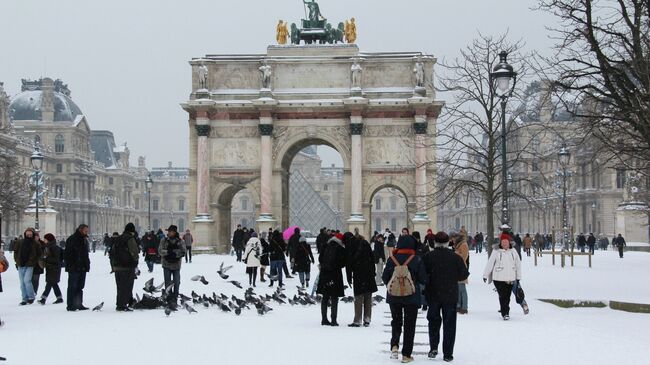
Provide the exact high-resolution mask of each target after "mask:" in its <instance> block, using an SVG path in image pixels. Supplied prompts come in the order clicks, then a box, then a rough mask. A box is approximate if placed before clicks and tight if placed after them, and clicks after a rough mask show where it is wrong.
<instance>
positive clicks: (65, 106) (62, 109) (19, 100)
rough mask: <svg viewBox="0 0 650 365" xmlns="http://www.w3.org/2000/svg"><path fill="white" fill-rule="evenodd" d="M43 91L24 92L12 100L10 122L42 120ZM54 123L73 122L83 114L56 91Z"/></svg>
mask: <svg viewBox="0 0 650 365" xmlns="http://www.w3.org/2000/svg"><path fill="white" fill-rule="evenodd" d="M42 97H43V90H25V91H23V92H21V93H20V94H18V95H16V96H15V97H13V98H12V101H11V104H9V117H10V119H11V120H14V121H16V120H42V117H41V100H42ZM53 101H54V121H55V122H73V121H74V120H75V118H76V117H77V116H78V115H81V114H83V113H82V112H81V109H79V107H78V106H77V104H75V102H74V101H72V99H71V98H70V97H69V96H67V95H65V94H63V93H61V92H58V91H54V98H53Z"/></svg>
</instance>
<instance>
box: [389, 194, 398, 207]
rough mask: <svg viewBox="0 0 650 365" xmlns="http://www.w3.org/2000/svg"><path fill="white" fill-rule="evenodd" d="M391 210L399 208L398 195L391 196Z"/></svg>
mask: <svg viewBox="0 0 650 365" xmlns="http://www.w3.org/2000/svg"><path fill="white" fill-rule="evenodd" d="M390 210H397V197H396V196H391V197H390Z"/></svg>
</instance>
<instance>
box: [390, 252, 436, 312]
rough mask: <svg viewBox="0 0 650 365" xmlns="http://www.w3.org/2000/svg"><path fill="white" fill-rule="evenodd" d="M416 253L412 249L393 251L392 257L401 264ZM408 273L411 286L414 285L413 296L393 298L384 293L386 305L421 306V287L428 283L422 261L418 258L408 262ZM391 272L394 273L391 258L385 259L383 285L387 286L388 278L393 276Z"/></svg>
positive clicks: (393, 264)
mask: <svg viewBox="0 0 650 365" xmlns="http://www.w3.org/2000/svg"><path fill="white" fill-rule="evenodd" d="M415 254H416V252H415V250H413V249H397V250H395V251H393V256H395V259H397V262H399V263H400V264H403V263H404V262H406V260H408V258H409V257H410V256H411V255H415ZM408 267H409V272H410V273H411V278H412V279H413V284H415V294H413V295H410V296H408V297H394V296H392V295H390V294H388V293H386V303H388V304H405V305H415V306H421V305H422V293H421V289H420V288H421V286H424V285H426V284H427V282H428V281H429V279H428V277H427V272H426V270H425V269H424V264H423V263H422V259H421V258H420V257H419V256H417V255H416V256H415V257H413V259H412V260H411V262H409V265H408ZM393 271H395V263H394V262H393V260H392V259H391V258H387V259H386V267H385V268H384V272H383V274H382V276H381V279H382V281H383V282H384V284H388V282H389V281H390V278H391V277H392V276H393Z"/></svg>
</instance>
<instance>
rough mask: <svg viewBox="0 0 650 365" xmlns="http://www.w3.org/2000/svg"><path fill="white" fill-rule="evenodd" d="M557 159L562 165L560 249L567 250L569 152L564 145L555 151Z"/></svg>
mask: <svg viewBox="0 0 650 365" xmlns="http://www.w3.org/2000/svg"><path fill="white" fill-rule="evenodd" d="M557 156H558V160H559V161H560V165H561V167H562V172H561V173H562V232H563V235H562V249H563V250H568V243H569V217H568V215H569V214H568V211H567V204H566V191H567V179H568V177H569V171H568V170H567V167H568V166H569V160H570V159H571V153H570V152H569V149H568V148H566V147H562V148H561V149H560V151H559V152H558V153H557Z"/></svg>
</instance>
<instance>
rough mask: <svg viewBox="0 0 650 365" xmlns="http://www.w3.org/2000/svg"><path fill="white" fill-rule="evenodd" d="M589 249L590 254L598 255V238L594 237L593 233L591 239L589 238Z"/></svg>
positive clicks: (590, 234)
mask: <svg viewBox="0 0 650 365" xmlns="http://www.w3.org/2000/svg"><path fill="white" fill-rule="evenodd" d="M587 247H589V253H590V254H592V255H593V254H594V253H596V237H594V234H593V233H591V232H590V233H589V237H587Z"/></svg>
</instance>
